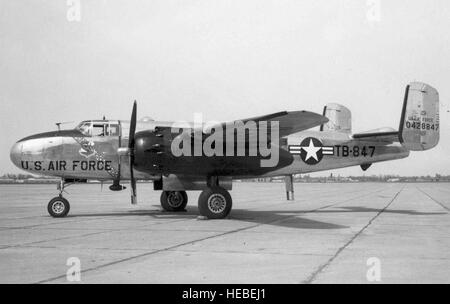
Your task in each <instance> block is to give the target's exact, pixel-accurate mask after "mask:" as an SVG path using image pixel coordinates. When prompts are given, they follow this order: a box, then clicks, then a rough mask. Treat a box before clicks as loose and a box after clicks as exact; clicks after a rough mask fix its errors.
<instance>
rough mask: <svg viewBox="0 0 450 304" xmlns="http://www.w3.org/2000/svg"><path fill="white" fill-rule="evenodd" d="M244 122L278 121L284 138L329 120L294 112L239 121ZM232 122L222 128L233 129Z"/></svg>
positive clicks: (320, 116)
mask: <svg viewBox="0 0 450 304" xmlns="http://www.w3.org/2000/svg"><path fill="white" fill-rule="evenodd" d="M238 121H241V122H243V123H244V124H245V123H246V122H248V121H254V122H256V123H258V122H260V121H267V122H272V121H278V123H279V130H280V133H279V136H280V137H284V136H287V135H290V134H293V133H297V132H300V131H304V130H308V129H311V128H313V127H317V126H320V125H323V124H324V123H327V122H328V118H326V117H325V116H322V115H320V114H316V113H313V112H308V111H292V112H287V111H283V112H277V113H273V114H269V115H263V116H257V117H252V118H246V119H241V120H238ZM238 121H231V122H225V123H222V124H221V125H222V128H226V127H227V126H230V127H233V126H234V124H235V122H238Z"/></svg>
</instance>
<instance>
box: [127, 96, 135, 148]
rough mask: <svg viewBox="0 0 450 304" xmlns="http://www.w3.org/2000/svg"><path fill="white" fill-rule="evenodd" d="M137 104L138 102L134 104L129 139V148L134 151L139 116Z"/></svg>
mask: <svg viewBox="0 0 450 304" xmlns="http://www.w3.org/2000/svg"><path fill="white" fill-rule="evenodd" d="M136 112H137V103H136V100H135V101H134V104H133V111H132V112H131V121H130V135H129V137H128V138H129V139H128V148H130V149H134V133H135V132H136V115H137V113H136Z"/></svg>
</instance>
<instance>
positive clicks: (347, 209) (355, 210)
mask: <svg viewBox="0 0 450 304" xmlns="http://www.w3.org/2000/svg"><path fill="white" fill-rule="evenodd" d="M336 208H339V209H343V210H317V211H314V213H364V212H373V213H379V212H381V211H382V212H383V213H393V214H404V215H440V214H447V212H419V211H415V210H394V209H385V210H383V209H377V208H367V207H336Z"/></svg>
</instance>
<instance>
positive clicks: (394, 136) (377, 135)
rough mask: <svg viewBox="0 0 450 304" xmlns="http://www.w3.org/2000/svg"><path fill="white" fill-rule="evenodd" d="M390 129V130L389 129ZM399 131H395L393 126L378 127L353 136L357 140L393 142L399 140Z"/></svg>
mask: <svg viewBox="0 0 450 304" xmlns="http://www.w3.org/2000/svg"><path fill="white" fill-rule="evenodd" d="M387 129H389V130H387ZM398 134H399V133H398V131H395V130H394V129H391V128H386V129H378V130H373V131H367V132H362V133H356V134H353V135H352V137H353V139H355V140H363V141H373V142H381V143H386V144H389V143H393V142H399V141H400V140H399V137H398Z"/></svg>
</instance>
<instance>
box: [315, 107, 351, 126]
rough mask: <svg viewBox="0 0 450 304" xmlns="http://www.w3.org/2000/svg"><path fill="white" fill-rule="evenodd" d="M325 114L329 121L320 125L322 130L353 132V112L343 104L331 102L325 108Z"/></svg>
mask: <svg viewBox="0 0 450 304" xmlns="http://www.w3.org/2000/svg"><path fill="white" fill-rule="evenodd" d="M323 116H325V117H326V118H328V122H327V123H326V124H323V125H321V126H320V131H333V132H341V133H352V113H351V112H350V110H349V109H348V108H346V107H344V106H343V105H340V104H337V103H329V104H327V105H326V106H325V107H324V108H323Z"/></svg>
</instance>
